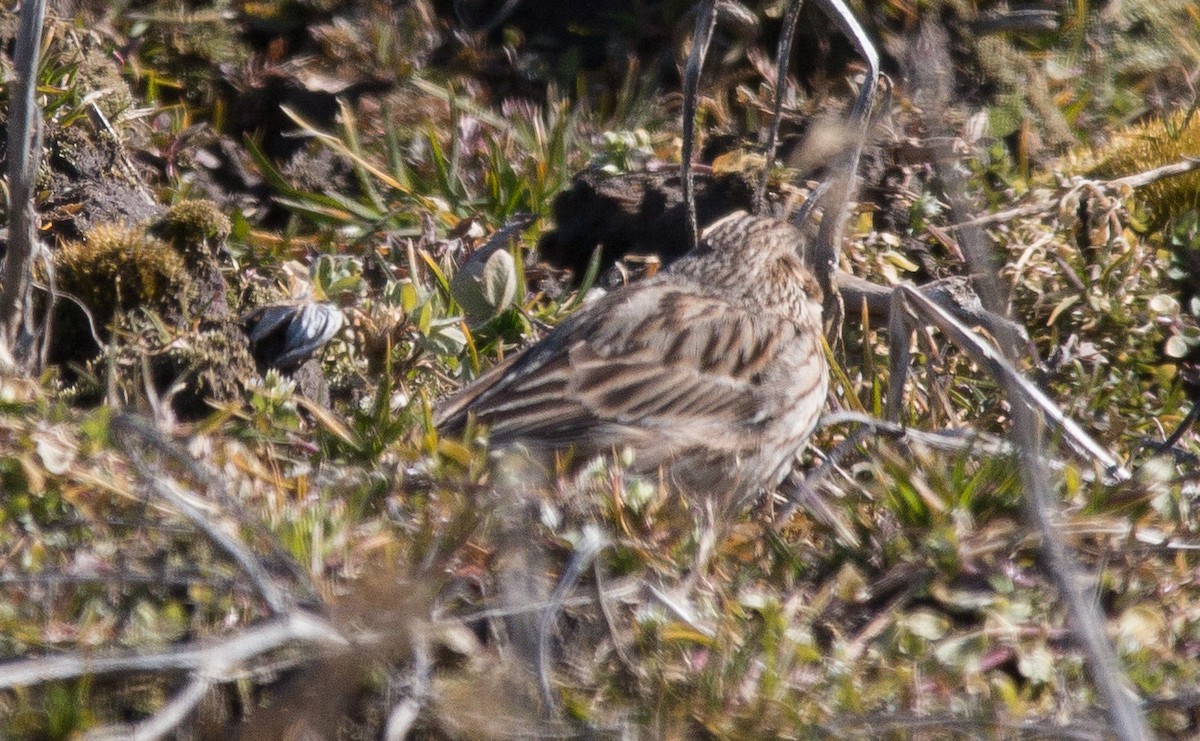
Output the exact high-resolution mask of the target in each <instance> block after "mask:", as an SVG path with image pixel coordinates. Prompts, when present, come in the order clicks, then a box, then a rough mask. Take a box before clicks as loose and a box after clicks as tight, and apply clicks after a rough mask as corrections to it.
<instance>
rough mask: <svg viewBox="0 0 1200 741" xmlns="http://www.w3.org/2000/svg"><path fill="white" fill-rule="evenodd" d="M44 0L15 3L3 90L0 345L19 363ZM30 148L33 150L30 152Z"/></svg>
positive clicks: (25, 333)
mask: <svg viewBox="0 0 1200 741" xmlns="http://www.w3.org/2000/svg"><path fill="white" fill-rule="evenodd" d="M45 15H46V0H27V2H24V3H22V4H21V17H20V25H19V27H18V30H17V44H16V51H15V55H14V58H13V66H14V72H15V75H16V80H15V83H14V84H13V85H12V86H11V87H10V89H9V101H10V103H9V109H10V110H9V116H8V155H7V157H8V194H9V200H8V219H9V225H8V251H7V253H6V254H5V258H4V283H3V286H0V344H3V345H4V346H5V347H6V348H7V349H8V351H9V352H10V353H12V355H13V356H14V358H15V359H16V361H17V362H18V363H20V364H22V365H25V364H27V363H28V361H29V360H30V359H31V358H33V357H36V353H27V352H26V351H25V349H24V346H25V345H26V344H27V343H32V340H33V315H32V306H31V302H30V291H29V279H30V274H31V272H32V267H33V253H34V248H35V245H36V243H37V241H36V239H37V238H36V227H37V218H36V214H35V213H34V203H33V185H34V178H35V177H36V175H37V166H38V162H39V161H40V159H41V157H40V156H38V155H39V154H40V150H41V134H40V130H41V108H40V107H39V106H38V104H37V69H38V57H39V54H40V50H41V42H42V26H43V23H44V19H45ZM35 150H36V151H35Z"/></svg>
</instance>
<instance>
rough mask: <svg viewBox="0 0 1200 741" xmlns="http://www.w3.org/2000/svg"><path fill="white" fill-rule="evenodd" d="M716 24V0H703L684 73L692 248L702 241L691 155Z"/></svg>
mask: <svg viewBox="0 0 1200 741" xmlns="http://www.w3.org/2000/svg"><path fill="white" fill-rule="evenodd" d="M716 24H717V2H716V0H703V2H701V3H700V7H699V9H697V11H696V30H695V32H694V33H693V34H692V49H691V51H690V52H688V60H687V66H686V67H685V68H684V73H683V143H682V145H681V147H682V151H681V153H680V157H681V160H680V165H681V173H682V175H683V204H684V210H685V211H686V212H687V226H686V231H687V239H688V247H689V248H694V247H695V246H696V244H697V243H698V242H699V241H700V230H699V227H698V226H697V224H696V183H695V182H694V181H693V179H692V156H693V154H694V153H695V149H696V102H697V97H698V95H699V92H700V72H701V71H702V70H703V69H704V57H705V55H706V54H708V44H709V42H711V41H712V34H713V28H714V27H715V26H716Z"/></svg>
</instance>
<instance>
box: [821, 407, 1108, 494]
mask: <svg viewBox="0 0 1200 741" xmlns="http://www.w3.org/2000/svg"><path fill="white" fill-rule="evenodd" d="M844 424H857V425H862V426H863V427H864V428H867V429H870V430H873V431H874V432H875V433H877V434H880V435H884V436H887V437H889V438H892V439H894V440H896V441H897V442H898V443H901V444H904V443H906V442H908V441H912V442H914V443H917V444H918V445H923V446H925V447H927V448H930V449H932V450H940V451H942V452H945V453H975V454H977V455H980V456H988V457H996V456H1006V455H1015V454H1016V452H1017V449H1016V447H1014V446H1013V444H1012V443H1010V442H1008V441H1007V440H1003V439H1001V438H998V437H996V436H994V435H989V434H987V433H984V432H978V431H976V430H971V429H967V430H962V431H943V432H931V431H928V430H915V429H913V428H911V427H905V426H904V425H901V424H897V423H895V422H886V421H884V420H881V419H876V418H875V417H872V416H871V415H869V414H861V413H859V412H835V413H833V414H828V415H826V416H824V417H822V418H821V421H820V422H819V423H818V424H817V427H818V429H821V428H825V427H834V426H838V425H844ZM849 440H857V441H858V442H861V440H858V439H857V438H854V437H851V438H849ZM839 447H840V446H839ZM836 450H837V449H835V452H836ZM1043 463H1044V465H1046V466H1049V467H1050V468H1052V469H1054V470H1056V471H1061V470H1062V469H1064V468H1066V465H1067V464H1066V463H1064V462H1063V461H1060V460H1058V459H1057V458H1048V457H1044V458H1043ZM824 465H825V464H822V467H824ZM817 470H818V471H820V470H821V469H817ZM1080 478H1081V479H1082V480H1084V481H1092V480H1094V477H1093V476H1092V475H1091V472H1089V471H1082V472H1080ZM807 483H808V482H807V480H806V481H805V484H806V485H807Z"/></svg>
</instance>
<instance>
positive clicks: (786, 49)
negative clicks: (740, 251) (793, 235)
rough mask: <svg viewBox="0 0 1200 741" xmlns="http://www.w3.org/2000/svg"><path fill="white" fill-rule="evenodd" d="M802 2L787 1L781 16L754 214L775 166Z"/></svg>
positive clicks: (762, 201)
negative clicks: (772, 95) (771, 102)
mask: <svg viewBox="0 0 1200 741" xmlns="http://www.w3.org/2000/svg"><path fill="white" fill-rule="evenodd" d="M802 7H804V0H789V1H788V8H787V12H786V13H784V16H783V31H782V32H781V33H780V34H779V48H778V50H777V51H776V53H775V110H774V112H773V113H772V114H771V127H770V128H769V129H767V146H766V152H765V155H766V164H765V166H764V167H763V173H762V178H761V179H760V180H759V183H758V192H756V193H755V194H754V212H755V213H760V214H761V213H763V211H764V209H765V208H766V205H767V183H768V182H770V179H771V167H772V166H773V165H774V164H775V148H776V146H777V145H778V143H779V119H780V117H781V116H782V115H783V96H784V93H786V92H787V70H788V63H789V62H790V61H791V58H792V42H793V41H795V39H796V22H797V20H799V18H800V8H802Z"/></svg>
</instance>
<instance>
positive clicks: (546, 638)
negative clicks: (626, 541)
mask: <svg viewBox="0 0 1200 741" xmlns="http://www.w3.org/2000/svg"><path fill="white" fill-rule="evenodd" d="M603 548H604V538H603V536H602V535H601V534H600V531H599V530H598V529H596V528H593V527H588V528H585V529H584V532H583V539H582V540H581V542H580V543H579V545H577V546H576V547H575V552H574V553H573V554H571V561H570V563H568V564H567V570H566V571H565V572H563V575H562V577H560V578H559V580H558V584H556V585H555V587H554V592H553V593H552V594H551V595H550V606H549V607H547V608H546V609H545V610H543V611H542V615H541V620H540V621H539V622H538V657H537V658H538V689H539V690H540V691H541V693H542V703H543V704H544V705H545V706H546V708H548V709H550V710H551V712H552V713H557V712H558V700H557V699H556V698H555V697H554V691H553V688H552V687H551V686H550V628H551V627H552V626H553V625H554V622H555V620H557V619H558V616H559V615H560V614H561V613H562V609H563V604H564V602H565V600H566V598H567V595H568V594H570V593H571V590H572V589H574V588H575V584H576V583H577V582H578V581H579V577H581V576H582V575H583V573H584V571H586V570H587V568H588V566H590V565H591V564H592V561H594V560H595V559H596V556H597V555H598V554H599V553H600V551H601V550H602V549H603Z"/></svg>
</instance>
